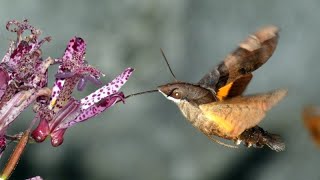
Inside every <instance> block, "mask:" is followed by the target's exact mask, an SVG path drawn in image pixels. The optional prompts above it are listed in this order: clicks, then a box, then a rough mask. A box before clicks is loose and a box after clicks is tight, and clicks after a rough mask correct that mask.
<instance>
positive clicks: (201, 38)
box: [0, 0, 320, 180]
mask: <svg viewBox="0 0 320 180" xmlns="http://www.w3.org/2000/svg"><path fill="white" fill-rule="evenodd" d="M319 9H320V1H317V0H304V1H301V0H282V1H277V0H269V1H256V0H242V1H237V0H234V1H231V0H224V1H218V0H213V1H212V0H199V1H191V0H162V1H154V0H123V1H116V0H113V1H102V0H100V1H98V0H97V1H84V0H78V1H62V0H56V1H40V0H38V1H36V0H29V1H6V2H4V1H2V2H1V4H0V25H1V26H0V42H1V43H0V50H1V51H0V52H1V56H3V55H4V53H5V51H6V50H7V46H8V40H9V39H10V38H12V37H14V36H13V34H11V33H9V32H7V31H6V30H5V23H6V21H8V20H11V19H17V20H22V19H24V18H28V19H29V20H30V22H31V24H33V25H34V26H36V27H39V28H41V29H42V30H43V31H44V35H50V36H52V38H53V40H52V42H50V43H49V44H45V46H44V47H43V51H44V56H45V57H46V56H51V57H60V56H61V55H62V54H63V51H64V49H65V47H66V43H67V42H68V41H69V39H70V38H71V37H73V36H75V35H77V36H81V37H83V38H84V39H85V40H86V41H87V44H88V49H87V55H86V60H87V61H89V62H90V64H92V65H95V66H97V67H99V68H100V69H101V70H102V71H103V72H105V73H106V75H107V76H106V78H105V79H104V81H105V82H108V81H110V80H112V79H113V78H114V77H115V76H116V75H118V74H119V73H120V72H122V70H123V69H125V68H126V67H129V66H131V67H134V68H135V69H136V71H135V72H134V75H133V77H132V78H131V79H130V81H129V82H128V83H127V84H126V85H125V87H124V88H123V91H124V92H125V93H126V94H130V93H134V92H138V91H142V90H148V89H153V88H155V87H156V86H157V85H160V84H164V83H167V82H170V81H172V80H173V79H172V77H171V76H170V74H169V71H168V69H167V67H166V66H165V63H164V61H163V58H162V56H161V54H160V51H159V48H163V49H164V51H165V53H166V55H167V57H168V59H169V61H170V63H171V67H172V68H173V70H174V72H175V74H176V76H177V78H178V79H179V80H184V81H189V82H197V81H198V80H199V79H200V78H201V77H202V76H203V75H204V74H205V73H206V72H208V71H209V70H210V69H211V68H212V67H213V66H214V65H215V64H217V63H219V62H220V61H221V60H222V59H223V58H224V57H225V56H226V55H227V54H228V53H229V52H230V51H232V50H233V49H234V48H236V47H237V44H238V43H239V42H240V41H241V40H243V39H244V38H245V37H247V35H249V33H252V32H254V31H255V30H257V29H258V28H259V27H261V26H264V25H268V24H275V25H277V26H279V27H280V28H281V33H280V41H279V45H278V48H277V49H276V52H275V53H274V55H273V56H272V58H271V59H270V60H269V61H268V63H266V64H265V65H264V66H263V67H262V68H260V69H259V70H257V71H256V72H255V73H254V79H253V80H252V82H251V84H250V86H249V88H248V89H247V92H246V93H256V92H265V91H269V90H272V89H276V88H281V87H286V88H288V89H289V95H288V97H287V98H286V99H285V100H284V101H283V102H281V103H280V104H279V105H278V106H277V107H276V108H274V109H273V110H272V111H270V112H269V113H268V115H267V117H266V118H265V120H264V121H263V122H262V123H261V125H262V127H264V128H265V129H267V130H268V131H271V132H274V133H279V134H281V135H282V136H283V138H284V139H285V141H286V144H287V150H286V151H285V152H281V153H275V152H272V151H271V150H269V149H268V148H264V149H246V148H244V147H241V148H240V149H237V150H235V149H228V148H226V147H222V146H220V145H218V144H214V143H212V142H211V141H209V140H208V139H207V138H206V137H205V136H204V135H203V134H201V133H200V132H199V131H198V130H196V129H194V128H193V127H192V126H191V125H190V124H189V123H188V122H187V121H186V120H185V119H184V118H183V116H182V115H181V114H180V112H179V111H178V108H177V107H176V106H175V104H173V103H172V102H169V101H167V100H166V99H165V98H164V97H163V96H162V95H160V94H159V93H156V94H149V95H145V96H140V97H135V98H132V99H128V101H127V102H126V104H125V105H123V104H120V103H119V104H117V105H116V106H114V107H112V108H111V109H110V110H108V111H106V112H105V113H104V114H103V115H102V116H99V117H97V118H95V119H92V120H91V121H87V122H85V123H82V124H79V125H77V126H75V127H73V128H70V129H69V130H68V131H67V132H66V134H65V142H64V143H63V145H62V146H60V147H58V148H53V147H51V145H50V142H49V141H46V142H45V143H42V144H31V145H29V146H28V148H27V150H26V151H25V153H24V155H23V157H22V159H21V161H20V164H19V165H18V167H17V168H16V171H15V173H14V174H13V176H12V179H24V178H26V177H31V176H36V175H40V176H42V177H43V178H45V179H46V180H47V179H49V180H50V179H61V180H63V179H98V180H99V179H114V180H118V179H124V180H126V179H130V180H133V179H139V180H144V179H146V180H164V179H168V180H171V179H176V180H194V179H197V180H213V179H214V180H222V179H227V180H228V179H230V180H231V179H246V180H249V179H259V180H267V179H273V180H280V179H296V180H300V179H308V180H313V179H314V180H316V179H317V180H318V179H320V171H319V163H320V149H319V148H317V147H316V145H314V144H313V142H312V140H311V139H310V137H309V134H308V132H307V131H306V130H305V128H304V125H303V123H302V120H301V110H302V108H303V107H304V105H306V104H320V98H319V78H318V77H319V75H320V70H319V65H320V62H319V61H320V58H319V52H320V51H319V49H320V47H319V43H320V36H319V32H320V11H319ZM55 70H56V68H52V69H51V70H50V72H51V78H52V77H53V74H54V73H55ZM95 89H96V87H94V86H90V87H88V88H87V89H86V91H84V92H81V93H79V94H76V95H75V96H76V97H83V96H85V95H86V94H89V93H90V92H92V91H94V90H95ZM32 118H33V113H32V112H31V111H28V112H26V113H24V114H23V115H22V116H20V120H18V121H16V122H15V124H14V126H12V127H11V129H10V132H11V133H16V132H19V131H22V130H24V129H25V128H26V127H27V126H28V124H29V123H30V120H31V119H32ZM13 145H14V143H11V148H12V146H13ZM10 151H11V150H10V149H8V151H6V156H4V157H3V158H2V159H1V161H0V162H1V168H2V167H3V166H4V164H5V162H6V159H7V158H8V156H9V154H10Z"/></svg>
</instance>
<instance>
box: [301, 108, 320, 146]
mask: <svg viewBox="0 0 320 180" xmlns="http://www.w3.org/2000/svg"><path fill="white" fill-rule="evenodd" d="M303 120H304V124H305V126H306V128H307V129H308V131H309V133H310V134H311V137H312V138H313V141H314V142H315V143H317V144H318V145H320V108H319V107H315V106H308V107H305V108H304V110H303Z"/></svg>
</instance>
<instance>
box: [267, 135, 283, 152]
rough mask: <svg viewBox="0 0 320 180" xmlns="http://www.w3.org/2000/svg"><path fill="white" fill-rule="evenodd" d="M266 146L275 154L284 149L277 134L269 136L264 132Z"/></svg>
mask: <svg viewBox="0 0 320 180" xmlns="http://www.w3.org/2000/svg"><path fill="white" fill-rule="evenodd" d="M265 136H266V137H265V138H266V145H267V146H268V147H269V148H270V149H272V150H274V151H277V152H280V151H284V150H285V149H286V145H285V144H284V142H283V140H282V138H281V137H280V136H279V135H277V134H270V133H268V132H266V135H265Z"/></svg>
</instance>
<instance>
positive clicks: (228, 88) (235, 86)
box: [217, 73, 252, 100]
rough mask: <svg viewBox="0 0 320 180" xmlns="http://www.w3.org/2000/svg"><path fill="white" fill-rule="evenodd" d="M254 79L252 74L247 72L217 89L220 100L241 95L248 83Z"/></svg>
mask: <svg viewBox="0 0 320 180" xmlns="http://www.w3.org/2000/svg"><path fill="white" fill-rule="evenodd" d="M251 79H252V74H251V73H250V74H246V75H243V76H242V77H240V78H238V79H237V80H235V81H234V82H231V83H229V84H227V85H225V86H223V87H221V88H220V89H218V91H217V98H218V99H219V100H226V99H229V98H232V97H236V96H240V95H242V94H243V92H244V91H245V90H246V88H247V86H248V84H249V83H250V81H251Z"/></svg>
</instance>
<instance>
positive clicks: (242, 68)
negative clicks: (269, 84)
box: [198, 26, 279, 92]
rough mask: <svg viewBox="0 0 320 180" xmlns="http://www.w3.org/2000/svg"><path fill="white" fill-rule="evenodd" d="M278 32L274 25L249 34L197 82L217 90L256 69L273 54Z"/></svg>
mask: <svg viewBox="0 0 320 180" xmlns="http://www.w3.org/2000/svg"><path fill="white" fill-rule="evenodd" d="M278 32H279V29H278V28H277V27H276V26H267V27H264V28H262V29H260V30H259V31H257V32H256V33H255V34H253V35H251V36H249V37H248V38H247V39H245V40H244V41H243V42H242V43H240V45H239V47H238V48H237V49H236V50H235V51H233V52H232V53H231V54H229V55H228V56H227V57H226V58H225V59H224V61H223V62H222V63H221V64H219V65H218V66H216V67H215V68H214V69H213V70H212V71H211V72H209V73H207V74H206V75H205V76H204V77H203V78H202V79H201V80H200V81H199V82H198V84H199V85H200V86H201V87H204V88H207V89H210V90H214V91H215V92H217V91H218V90H219V89H220V88H221V87H224V86H226V85H228V84H229V83H231V82H234V81H236V80H237V79H239V78H240V77H241V76H243V75H246V74H250V73H251V72H253V71H254V70H256V69H258V68H259V67H260V66H262V65H263V64H264V63H265V62H266V61H267V60H268V59H269V58H270V57H271V55H272V54H273V52H274V50H275V48H276V46H277V43H278V38H279V35H278Z"/></svg>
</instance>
